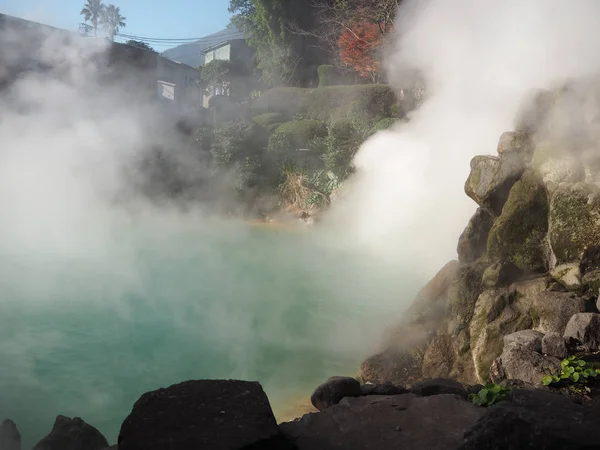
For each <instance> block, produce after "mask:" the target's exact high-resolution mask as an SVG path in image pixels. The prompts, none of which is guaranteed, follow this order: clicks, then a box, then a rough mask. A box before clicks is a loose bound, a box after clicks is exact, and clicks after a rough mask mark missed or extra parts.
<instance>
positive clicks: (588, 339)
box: [563, 313, 600, 352]
mask: <svg viewBox="0 0 600 450" xmlns="http://www.w3.org/2000/svg"><path fill="white" fill-rule="evenodd" d="M563 336H564V338H565V339H566V340H567V342H568V343H569V344H570V345H575V346H576V347H577V348H578V349H581V350H583V351H586V352H594V351H596V350H599V349H600V314H597V313H579V314H575V315H573V317H571V320H569V323H568V324H567V327H566V328H565V333H564V335H563Z"/></svg>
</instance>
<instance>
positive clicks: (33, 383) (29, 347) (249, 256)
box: [0, 220, 421, 448]
mask: <svg viewBox="0 0 600 450" xmlns="http://www.w3.org/2000/svg"><path fill="white" fill-rule="evenodd" d="M90 233H91V235H90V237H89V239H92V240H96V242H94V243H92V244H90V245H87V246H86V247H85V248H84V249H83V250H80V251H75V250H74V248H75V247H77V245H76V244H78V243H81V242H84V240H83V237H82V236H83V235H82V236H78V237H77V238H78V239H79V240H77V239H75V237H74V239H73V240H72V242H70V243H71V244H73V245H72V246H69V245H68V243H69V242H63V243H61V244H60V245H58V244H56V245H53V246H49V245H48V246H38V247H37V248H36V247H35V246H33V245H31V246H27V247H25V248H23V246H17V245H15V244H14V242H12V243H11V242H9V241H6V242H0V245H1V248H0V250H1V251H2V255H3V257H2V261H1V263H0V283H1V284H2V294H1V295H2V298H1V299H0V308H1V311H0V314H1V315H0V419H3V418H5V417H10V418H12V419H13V420H15V421H16V422H17V425H18V427H19V429H20V430H21V433H22V434H23V436H24V441H25V445H24V448H28V446H31V445H32V444H33V443H35V442H36V441H37V440H38V439H40V438H41V437H42V436H44V435H45V434H46V433H47V432H48V431H49V430H50V428H51V425H52V423H53V421H54V418H55V416H56V415H57V414H63V415H67V416H80V417H83V418H84V419H85V420H86V421H88V422H89V423H91V424H92V425H94V426H95V427H97V428H98V429H99V430H100V431H101V432H102V433H104V434H105V436H106V437H107V439H108V440H109V442H110V443H115V442H116V439H117V435H118V431H119V427H120V424H121V422H122V420H123V419H124V418H125V416H126V415H127V414H128V413H129V412H130V410H131V407H132V405H133V403H134V402H135V400H136V399H137V398H138V397H139V396H140V395H141V394H142V393H143V392H145V391H148V390H153V389H156V388H159V387H162V386H168V385H170V384H173V383H177V382H180V381H183V380H187V379H199V378H240V379H248V380H258V381H260V382H261V383H262V384H263V386H264V388H265V390H266V392H267V394H268V395H269V398H270V400H271V403H272V405H273V407H274V409H275V411H276V412H278V411H281V409H282V408H284V406H285V405H286V404H289V402H290V401H293V399H295V398H297V397H298V396H299V395H306V394H308V393H310V391H311V389H313V388H314V387H315V386H316V385H317V384H319V383H320V382H322V381H323V380H324V379H326V378H327V377H328V376H331V375H334V374H341V373H354V372H355V371H356V369H357V367H358V365H359V364H360V361H361V359H362V358H363V357H364V356H365V355H366V354H368V353H369V351H371V350H372V348H373V346H374V344H375V343H376V340H377V337H378V336H379V335H380V334H381V332H382V330H383V328H384V327H385V325H387V324H388V323H389V322H390V321H391V320H393V319H394V318H397V317H398V314H400V310H401V309H402V307H403V306H405V304H406V299H408V298H410V297H411V296H412V295H413V294H414V291H415V290H416V288H418V286H419V285H420V284H421V280H420V279H419V277H418V276H416V275H415V274H413V273H410V274H409V273H407V272H406V270H401V268H399V267H397V266H395V265H394V264H391V263H390V262H389V261H387V262H386V263H383V262H379V261H378V260H377V259H376V258H374V257H372V256H366V255H365V254H361V253H360V252H358V251H357V250H353V249H352V246H351V245H348V243H344V242H343V240H336V239H330V238H327V237H326V236H323V235H321V234H320V233H319V232H305V231H296V230H280V229H274V228H258V227H251V226H248V225H244V224H238V223H234V222H211V223H206V224H202V225H200V224H199V223H195V222H194V221H190V220H186V221H181V222H178V221H166V222H164V223H163V222H160V223H145V224H143V225H140V224H139V223H137V224H135V223H133V222H124V223H123V224H122V225H119V226H113V227H111V229H110V230H109V231H106V230H105V231H103V233H99V232H98V229H94V228H93V227H92V228H91V229H90ZM40 242H42V241H40ZM57 249H63V250H62V251H58V250H57ZM65 249H66V250H65Z"/></svg>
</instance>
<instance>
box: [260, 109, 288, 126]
mask: <svg viewBox="0 0 600 450" xmlns="http://www.w3.org/2000/svg"><path fill="white" fill-rule="evenodd" d="M252 122H254V123H255V124H257V125H260V126H261V127H265V128H269V127H272V126H274V125H278V126H279V125H281V124H282V123H283V122H285V118H284V117H283V116H282V115H281V114H279V113H265V114H260V115H258V116H254V117H253V118H252Z"/></svg>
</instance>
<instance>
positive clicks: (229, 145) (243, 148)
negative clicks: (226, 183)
mask: <svg viewBox="0 0 600 450" xmlns="http://www.w3.org/2000/svg"><path fill="white" fill-rule="evenodd" d="M265 144H266V139H265V136H264V133H262V132H261V130H260V129H259V128H258V127H257V126H256V125H254V124H249V123H247V122H244V121H237V122H229V123H225V124H224V125H222V126H220V127H219V128H217V129H216V130H215V134H214V141H213V143H212V146H211V150H210V152H211V155H212V160H213V165H216V166H230V165H232V164H234V163H236V162H239V161H243V160H245V158H248V157H253V156H257V155H260V154H261V153H264V151H265Z"/></svg>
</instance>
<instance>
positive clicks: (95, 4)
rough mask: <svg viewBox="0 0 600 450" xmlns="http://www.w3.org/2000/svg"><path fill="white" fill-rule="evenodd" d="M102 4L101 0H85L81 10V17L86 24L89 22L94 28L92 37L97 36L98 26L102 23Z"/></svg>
mask: <svg viewBox="0 0 600 450" xmlns="http://www.w3.org/2000/svg"><path fill="white" fill-rule="evenodd" d="M104 9H105V7H104V4H103V3H102V0H87V2H86V3H85V5H83V8H82V9H81V13H80V14H81V15H82V16H83V19H84V20H85V21H86V22H91V23H92V26H93V27H94V35H98V24H99V23H101V22H102V17H103V15H104Z"/></svg>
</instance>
